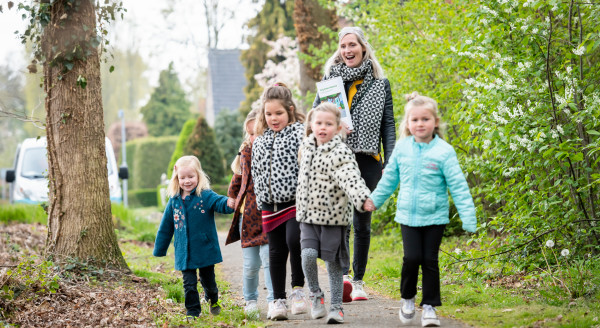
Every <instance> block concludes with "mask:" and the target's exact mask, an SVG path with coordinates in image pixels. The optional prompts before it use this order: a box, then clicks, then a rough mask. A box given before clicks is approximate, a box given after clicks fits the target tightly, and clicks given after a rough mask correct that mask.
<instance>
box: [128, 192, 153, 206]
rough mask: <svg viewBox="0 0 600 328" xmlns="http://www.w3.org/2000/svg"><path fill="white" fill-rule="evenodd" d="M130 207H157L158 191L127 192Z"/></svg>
mask: <svg viewBox="0 0 600 328" xmlns="http://www.w3.org/2000/svg"><path fill="white" fill-rule="evenodd" d="M127 197H128V202H129V204H128V205H129V206H130V207H150V206H156V205H157V204H156V201H157V199H156V189H155V188H145V189H134V190H129V192H127Z"/></svg>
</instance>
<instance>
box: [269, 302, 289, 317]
mask: <svg viewBox="0 0 600 328" xmlns="http://www.w3.org/2000/svg"><path fill="white" fill-rule="evenodd" d="M272 303H273V308H272V309H271V316H270V317H271V318H270V319H271V320H273V321H275V320H287V318H288V316H287V302H286V301H285V299H283V298H280V299H276V300H274V301H273V302H272Z"/></svg>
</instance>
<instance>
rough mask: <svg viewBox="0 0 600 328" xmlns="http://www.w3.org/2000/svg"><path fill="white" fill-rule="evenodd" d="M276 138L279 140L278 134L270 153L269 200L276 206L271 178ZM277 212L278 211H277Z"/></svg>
mask: <svg viewBox="0 0 600 328" xmlns="http://www.w3.org/2000/svg"><path fill="white" fill-rule="evenodd" d="M275 138H277V132H275V133H274V134H273V142H272V143H271V149H270V153H269V155H270V156H269V200H270V201H271V204H275V201H274V199H273V190H272V188H271V177H272V176H273V147H274V146H275ZM275 211H277V209H275Z"/></svg>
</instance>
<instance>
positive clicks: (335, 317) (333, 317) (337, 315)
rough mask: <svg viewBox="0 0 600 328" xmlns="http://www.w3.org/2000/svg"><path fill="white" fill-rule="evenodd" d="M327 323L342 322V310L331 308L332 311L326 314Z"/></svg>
mask: <svg viewBox="0 0 600 328" xmlns="http://www.w3.org/2000/svg"><path fill="white" fill-rule="evenodd" d="M327 323H328V324H336V323H344V310H342V309H333V310H332V311H329V314H328V315H327Z"/></svg>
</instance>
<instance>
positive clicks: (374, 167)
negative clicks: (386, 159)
mask: <svg viewBox="0 0 600 328" xmlns="http://www.w3.org/2000/svg"><path fill="white" fill-rule="evenodd" d="M356 162H357V163H358V168H359V170H360V175H361V176H362V178H363V179H364V180H365V183H366V184H367V187H368V188H369V189H370V190H371V191H373V190H374V189H375V187H377V182H379V179H381V170H382V165H381V162H379V161H377V160H376V159H375V158H373V156H371V155H365V154H356ZM352 225H353V226H354V259H353V261H352V270H353V271H354V280H362V279H363V277H364V275H365V270H366V268H367V260H368V259H369V246H370V245H371V212H365V213H360V212H359V211H358V210H356V208H355V209H354V218H353V221H352ZM350 230H351V226H350V225H349V226H348V229H347V231H346V247H348V249H350V247H349V246H350ZM349 269H350V263H347V264H344V266H343V267H342V270H343V271H344V274H348V271H349Z"/></svg>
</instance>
